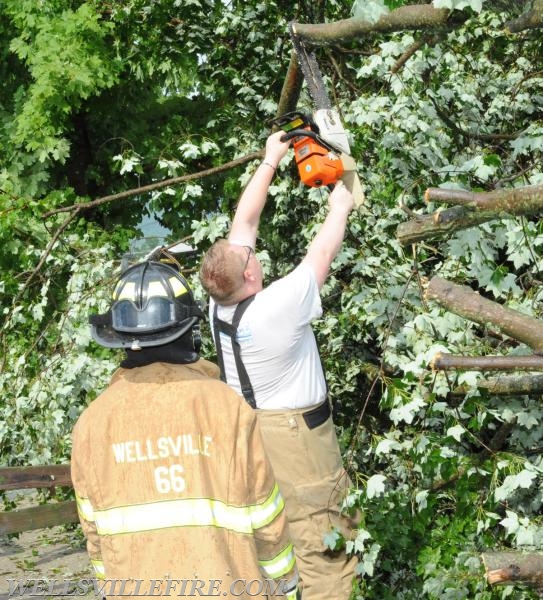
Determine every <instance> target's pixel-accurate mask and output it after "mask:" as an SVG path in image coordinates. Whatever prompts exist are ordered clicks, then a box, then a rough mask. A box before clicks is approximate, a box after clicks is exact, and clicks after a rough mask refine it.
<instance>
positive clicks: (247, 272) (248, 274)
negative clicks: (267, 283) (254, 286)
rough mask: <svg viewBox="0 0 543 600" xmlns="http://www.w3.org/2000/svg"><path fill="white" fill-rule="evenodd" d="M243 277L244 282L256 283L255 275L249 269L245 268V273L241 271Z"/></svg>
mask: <svg viewBox="0 0 543 600" xmlns="http://www.w3.org/2000/svg"><path fill="white" fill-rule="evenodd" d="M243 277H244V279H245V280H246V281H250V282H253V281H256V277H255V274H254V272H253V270H252V269H251V268H250V267H247V269H245V271H243Z"/></svg>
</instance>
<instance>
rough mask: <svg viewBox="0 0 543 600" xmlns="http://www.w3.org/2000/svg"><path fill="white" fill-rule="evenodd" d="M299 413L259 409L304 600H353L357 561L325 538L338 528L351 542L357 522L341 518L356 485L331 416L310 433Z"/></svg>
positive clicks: (296, 411) (261, 425)
mask: <svg viewBox="0 0 543 600" xmlns="http://www.w3.org/2000/svg"><path fill="white" fill-rule="evenodd" d="M306 410H307V409H300V410H257V411H256V412H257V414H258V418H259V423H260V429H261V431H262V437H263V439H264V446H265V448H266V452H267V454H268V457H269V459H270V462H271V464H272V467H273V470H274V473H275V478H276V480H277V483H278V484H279V487H280V490H281V493H282V494H283V497H284V500H285V507H286V511H287V516H288V519H289V525H290V533H291V537H292V541H293V543H294V550H295V552H296V558H297V562H298V569H299V571H300V576H301V579H302V586H303V587H302V594H303V600H348V598H349V596H350V594H351V589H352V579H353V576H354V569H355V566H356V564H357V562H358V561H357V559H356V557H349V556H347V555H346V554H345V551H344V550H340V551H338V552H332V551H330V550H327V548H326V546H325V545H324V543H323V536H324V535H325V534H326V533H328V532H329V531H330V529H331V528H332V527H337V528H338V529H339V530H340V531H341V532H342V533H343V535H345V537H346V538H347V539H349V538H350V537H351V533H352V530H353V529H354V528H355V527H356V525H357V523H356V522H355V521H354V520H353V521H351V520H350V519H349V518H346V517H344V516H342V515H340V514H339V507H340V504H341V500H342V497H343V492H344V491H345V490H346V488H348V487H349V486H350V485H351V481H350V480H349V477H348V475H347V473H346V472H345V470H344V468H343V463H342V459H341V455H340V451H339V444H338V441H337V436H336V432H335V428H334V423H333V421H332V418H331V417H330V418H329V419H328V420H327V421H326V422H324V423H323V424H322V425H319V426H317V427H315V428H314V429H309V428H308V426H307V425H306V423H305V421H304V419H303V416H302V414H303V413H304V412H305V411H306Z"/></svg>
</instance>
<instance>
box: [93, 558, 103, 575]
mask: <svg viewBox="0 0 543 600" xmlns="http://www.w3.org/2000/svg"><path fill="white" fill-rule="evenodd" d="M91 565H92V566H93V568H94V572H95V573H96V579H105V578H106V570H105V568H104V563H103V562H102V561H101V560H99V559H98V558H95V559H92V558H91Z"/></svg>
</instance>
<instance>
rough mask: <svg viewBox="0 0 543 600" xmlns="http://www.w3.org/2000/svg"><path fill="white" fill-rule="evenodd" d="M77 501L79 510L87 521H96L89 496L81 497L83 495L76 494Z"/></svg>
mask: <svg viewBox="0 0 543 600" xmlns="http://www.w3.org/2000/svg"><path fill="white" fill-rule="evenodd" d="M75 501H76V503H77V512H78V513H79V515H80V516H81V517H82V518H83V519H85V521H94V509H93V507H92V504H91V503H90V501H89V500H88V499H87V498H81V496H78V495H77V494H76V495H75Z"/></svg>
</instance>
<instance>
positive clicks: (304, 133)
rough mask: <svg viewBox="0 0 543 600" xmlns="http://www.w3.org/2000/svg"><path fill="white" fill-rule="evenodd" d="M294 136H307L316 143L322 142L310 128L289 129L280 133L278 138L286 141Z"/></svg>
mask: <svg viewBox="0 0 543 600" xmlns="http://www.w3.org/2000/svg"><path fill="white" fill-rule="evenodd" d="M295 137H309V138H311V139H313V140H315V141H316V142H318V143H322V140H321V139H320V138H319V136H318V135H317V134H316V133H315V132H314V131H311V129H291V130H290V131H287V133H285V134H284V135H282V136H281V137H280V138H279V139H280V140H281V141H282V142H288V141H289V140H291V139H292V138H295Z"/></svg>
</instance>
